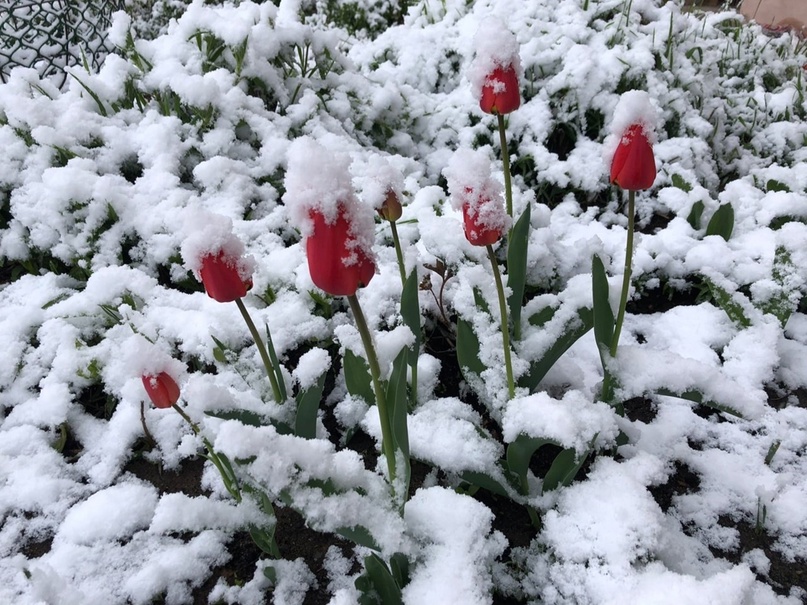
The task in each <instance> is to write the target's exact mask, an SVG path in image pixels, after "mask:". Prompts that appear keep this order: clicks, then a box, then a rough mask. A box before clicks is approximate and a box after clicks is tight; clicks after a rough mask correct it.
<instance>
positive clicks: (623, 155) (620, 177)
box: [611, 124, 656, 191]
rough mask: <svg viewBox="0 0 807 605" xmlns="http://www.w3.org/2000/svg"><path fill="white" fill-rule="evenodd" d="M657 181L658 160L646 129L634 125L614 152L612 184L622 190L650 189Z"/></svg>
mask: <svg viewBox="0 0 807 605" xmlns="http://www.w3.org/2000/svg"><path fill="white" fill-rule="evenodd" d="M655 180H656V160H655V156H654V155H653V147H652V146H651V145H650V140H649V139H648V137H647V134H645V130H644V127H643V126H642V125H640V124H632V125H631V126H630V127H629V128H628V130H627V131H626V132H625V134H624V135H623V136H622V139H620V141H619V145H618V146H617V148H616V151H615V152H614V159H613V161H612V162H611V182H612V183H616V184H617V185H619V186H620V187H621V188H622V189H626V190H633V191H638V190H640V189H649V188H650V187H652V186H653V181H655Z"/></svg>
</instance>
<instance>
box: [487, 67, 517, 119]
mask: <svg viewBox="0 0 807 605" xmlns="http://www.w3.org/2000/svg"><path fill="white" fill-rule="evenodd" d="M519 105H521V96H520V94H519V90H518V74H517V73H516V70H515V68H514V67H513V66H512V65H510V66H507V67H497V68H496V69H494V70H493V71H492V72H491V73H490V74H488V76H487V77H486V78H485V83H484V85H483V86H482V96H481V98H480V99H479V107H481V108H482V111H484V112H485V113H492V114H505V113H510V112H511V111H515V110H516V109H518V107H519Z"/></svg>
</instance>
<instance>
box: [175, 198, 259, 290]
mask: <svg viewBox="0 0 807 605" xmlns="http://www.w3.org/2000/svg"><path fill="white" fill-rule="evenodd" d="M185 230H186V232H187V233H188V236H187V237H186V238H185V241H184V242H182V258H183V259H184V260H185V265H186V266H187V267H188V269H190V270H191V271H193V273H194V275H196V277H197V279H199V280H200V281H201V282H202V284H203V285H204V287H205V291H206V292H207V295H208V296H209V297H210V298H212V299H213V300H216V301H218V302H233V301H234V300H238V299H239V298H243V297H244V296H246V294H247V291H248V290H249V289H250V288H252V272H253V269H254V261H253V260H252V258H251V257H248V256H244V244H242V243H241V240H239V239H238V238H237V237H236V236H235V234H233V222H232V221H231V220H230V219H229V218H227V217H224V216H221V215H218V214H211V213H208V212H201V213H197V214H194V215H192V216H190V217H189V218H188V222H187V224H186V226H185Z"/></svg>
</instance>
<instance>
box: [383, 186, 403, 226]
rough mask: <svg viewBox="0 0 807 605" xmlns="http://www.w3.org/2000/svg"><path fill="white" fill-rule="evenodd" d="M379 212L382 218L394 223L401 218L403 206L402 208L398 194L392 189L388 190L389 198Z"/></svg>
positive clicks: (387, 197) (385, 199)
mask: <svg viewBox="0 0 807 605" xmlns="http://www.w3.org/2000/svg"><path fill="white" fill-rule="evenodd" d="M377 212H378V214H379V216H380V217H381V218H383V219H385V220H388V221H390V222H393V223H394V222H395V221H397V220H398V219H399V218H401V215H402V214H403V206H401V200H400V199H398V194H397V193H395V192H394V191H393V190H392V189H387V196H386V197H385V198H384V201H383V203H382V204H381V207H380V208H379V209H378V211H377Z"/></svg>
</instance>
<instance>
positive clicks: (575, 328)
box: [518, 308, 594, 392]
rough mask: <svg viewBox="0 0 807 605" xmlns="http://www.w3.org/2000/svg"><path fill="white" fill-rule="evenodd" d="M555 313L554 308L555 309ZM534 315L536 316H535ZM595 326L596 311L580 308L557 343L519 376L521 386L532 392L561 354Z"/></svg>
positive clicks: (565, 327)
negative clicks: (526, 371)
mask: <svg viewBox="0 0 807 605" xmlns="http://www.w3.org/2000/svg"><path fill="white" fill-rule="evenodd" d="M553 314H554V310H553ZM533 317H534V316H533ZM593 326H594V313H593V312H592V311H591V309H586V308H582V309H578V310H577V318H573V319H571V320H569V322H568V323H567V324H566V325H565V326H564V328H563V333H562V334H561V335H560V338H558V339H557V340H556V341H555V343H554V344H553V345H552V346H551V347H549V349H548V350H547V351H546V352H545V353H544V355H543V357H541V359H538V360H536V361H533V362H532V363H531V364H530V370H529V372H528V373H527V374H525V375H523V376H522V377H521V378H519V381H518V383H519V386H522V387H524V388H527V389H529V390H530V391H531V392H532V391H535V389H537V388H538V385H539V384H540V383H541V380H543V379H544V376H546V374H547V372H549V370H551V369H552V366H554V365H555V363H556V362H557V361H558V359H560V358H561V356H562V355H563V354H564V353H565V352H566V351H568V350H569V348H570V347H571V346H572V345H573V344H574V343H576V342H577V341H578V340H580V338H581V337H582V336H583V335H585V334H586V333H587V332H588V331H589V330H590V329H591V328H592V327H593Z"/></svg>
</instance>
